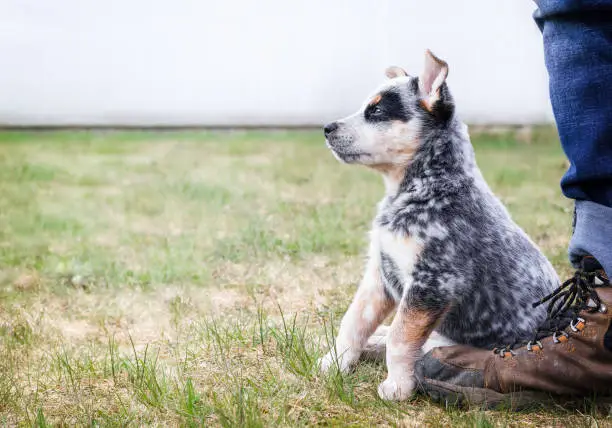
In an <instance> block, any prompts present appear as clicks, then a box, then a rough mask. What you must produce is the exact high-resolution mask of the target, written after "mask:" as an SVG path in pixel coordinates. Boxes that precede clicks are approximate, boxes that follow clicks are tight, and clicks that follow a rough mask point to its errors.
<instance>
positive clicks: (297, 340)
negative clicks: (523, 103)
mask: <svg viewBox="0 0 612 428" xmlns="http://www.w3.org/2000/svg"><path fill="white" fill-rule="evenodd" d="M320 134H321V133H320V132H318V131H317V132H314V131H313V132H309V131H308V132H307V131H300V132H297V131H290V132H289V131H287V132H284V131H283V132H281V131H278V132H256V131H248V132H242V131H240V132H238V131H236V132H180V133H178V132H159V133H146V132H84V131H83V132H56V133H26V132H4V133H0V425H15V424H21V425H37V426H44V425H45V424H63V425H75V424H78V425H90V426H94V425H95V426H98V425H104V426H115V425H117V426H119V425H121V426H125V425H149V424H150V425H162V426H167V425H196V426H197V425H208V426H218V425H222V426H271V425H272V426H279V425H280V426H294V425H310V424H319V425H345V424H347V425H348V424H350V425H378V424H382V425H405V426H449V425H451V424H454V425H458V426H497V425H501V426H519V425H520V426H530V425H531V426H541V425H548V426H564V425H566V424H567V425H572V426H596V425H598V426H604V425H606V424H611V423H612V418H611V417H610V416H609V412H610V408H609V407H606V405H602V404H601V403H599V404H597V403H593V402H592V401H590V400H585V401H584V402H583V403H579V404H578V406H577V407H576V408H568V407H561V406H560V405H557V406H547V407H543V408H540V407H535V408H534V409H530V410H528V411H523V412H519V413H513V412H509V411H482V410H480V409H477V408H472V409H467V410H458V409H454V408H443V407H441V406H439V405H437V404H435V403H432V402H430V401H428V400H427V399H426V398H423V397H415V398H414V399H413V400H411V401H409V402H406V403H400V404H394V403H386V402H383V401H381V400H380V399H378V397H377V394H376V387H377V385H378V383H379V382H380V381H381V380H382V379H384V374H385V368H384V367H383V366H382V365H379V364H375V363H364V364H362V365H360V366H359V367H358V368H357V369H356V371H355V372H354V373H352V374H349V375H345V376H341V375H335V376H330V377H324V376H321V375H319V374H318V372H317V370H316V359H317V358H318V357H319V356H321V355H322V354H323V353H324V352H325V351H326V350H327V347H328V342H329V340H330V336H331V335H332V333H333V331H335V329H336V328H337V326H338V324H339V320H340V318H341V316H342V314H343V312H344V311H345V310H346V308H347V306H348V303H349V301H350V299H351V296H352V294H353V293H354V291H355V287H356V283H357V282H358V280H359V277H360V274H361V270H362V266H363V254H364V250H365V245H366V243H367V235H366V232H367V230H368V226H369V224H370V221H371V218H372V216H373V215H374V209H375V208H374V205H375V203H376V202H377V200H378V199H379V198H380V197H381V195H382V189H383V188H382V182H381V180H380V178H379V177H378V176H377V175H376V174H375V173H373V172H371V171H368V170H366V169H361V168H359V167H354V166H346V165H340V164H339V163H338V162H337V161H336V160H335V159H334V158H333V157H332V155H331V154H330V153H329V152H328V151H327V149H326V148H325V145H324V143H323V140H322V138H321V135H320ZM473 141H474V145H475V146H476V150H477V157H478V162H479V165H480V166H481V168H482V170H483V173H484V175H485V177H486V179H487V181H488V182H489V183H490V185H491V186H492V187H493V189H494V191H495V192H496V193H497V194H498V195H499V196H500V197H501V199H502V200H503V201H504V202H505V204H506V205H507V206H508V208H509V210H510V211H511V213H512V215H513V217H514V218H515V220H516V221H517V222H518V223H519V224H520V225H521V226H523V227H524V228H525V229H526V231H527V232H528V233H529V234H530V235H531V236H532V237H533V239H534V240H535V241H536V242H537V243H538V244H539V245H540V246H541V247H542V248H543V250H544V251H545V252H546V254H547V255H548V256H549V257H550V258H551V260H552V261H553V263H554V264H555V267H556V268H557V269H558V270H559V273H560V275H561V276H565V275H567V274H568V273H569V272H570V270H569V267H568V266H567V263H566V260H565V247H566V245H567V241H568V237H569V234H570V230H571V204H570V203H569V202H568V201H567V200H565V199H563V198H562V196H561V193H560V191H559V188H558V184H557V183H558V180H559V178H560V176H561V175H562V173H563V171H564V170H565V168H566V166H567V165H566V161H565V159H564V157H563V154H562V152H561V150H560V148H559V145H558V141H557V139H556V136H555V133H554V132H553V131H552V130H551V129H548V128H542V129H540V128H536V129H534V130H533V131H531V132H521V133H519V134H515V133H511V132H497V133H489V134H485V133H482V134H479V135H477V136H475V137H473Z"/></svg>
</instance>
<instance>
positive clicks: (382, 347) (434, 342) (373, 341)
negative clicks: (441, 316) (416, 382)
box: [361, 325, 456, 362]
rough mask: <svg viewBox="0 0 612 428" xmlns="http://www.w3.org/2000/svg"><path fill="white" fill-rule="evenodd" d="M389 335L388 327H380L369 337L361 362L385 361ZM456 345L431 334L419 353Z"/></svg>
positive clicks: (446, 338) (447, 339)
mask: <svg viewBox="0 0 612 428" xmlns="http://www.w3.org/2000/svg"><path fill="white" fill-rule="evenodd" d="M388 333H389V326H388V325H381V326H380V327H378V328H377V329H376V331H375V332H374V334H372V336H370V338H369V339H368V342H367V343H366V345H365V348H364V349H363V352H362V354H361V360H364V361H375V362H383V361H385V356H386V352H387V334H388ZM452 345H456V342H453V341H452V340H451V339H449V338H448V337H446V336H443V335H441V334H440V333H438V332H435V331H434V332H433V333H431V335H430V336H429V338H428V339H427V341H426V342H425V344H424V345H423V346H422V347H421V351H422V352H423V354H426V353H427V352H429V351H431V350H432V349H433V348H439V347H441V346H452Z"/></svg>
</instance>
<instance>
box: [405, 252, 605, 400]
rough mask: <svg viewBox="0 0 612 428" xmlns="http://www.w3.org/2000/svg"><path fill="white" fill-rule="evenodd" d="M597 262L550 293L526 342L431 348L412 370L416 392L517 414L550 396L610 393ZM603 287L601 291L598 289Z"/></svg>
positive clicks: (587, 262) (586, 263) (587, 264)
mask: <svg viewBox="0 0 612 428" xmlns="http://www.w3.org/2000/svg"><path fill="white" fill-rule="evenodd" d="M608 284H609V281H608V278H607V276H606V275H605V274H604V273H603V270H601V266H599V263H597V261H596V260H595V259H593V258H585V260H583V264H582V268H581V269H580V270H578V271H577V272H576V273H575V275H574V276H573V277H572V278H571V279H569V280H568V281H566V282H565V283H564V284H562V285H561V287H559V289H557V290H556V291H555V292H554V293H552V294H551V295H550V296H548V297H547V298H545V299H543V300H542V301H541V302H538V303H537V304H540V303H544V302H546V301H550V303H549V307H548V311H549V317H548V319H547V321H546V322H545V323H544V325H542V326H541V327H540V328H539V329H538V331H537V332H536V333H535V335H534V338H533V340H531V341H530V342H528V343H524V344H514V345H512V346H504V347H500V348H496V349H494V350H493V351H490V350H484V349H478V348H473V347H469V346H463V345H457V346H448V347H442V348H435V349H433V350H432V351H430V352H429V353H427V354H426V355H425V356H424V357H423V358H422V359H421V360H420V361H418V362H417V364H416V367H415V377H416V379H417V385H418V387H419V388H420V390H421V391H423V392H425V393H427V394H428V395H430V396H431V397H433V398H434V399H437V400H439V401H442V402H446V403H447V404H464V403H473V404H481V405H485V406H486V407H489V408H491V407H497V406H499V405H504V406H508V407H511V408H520V407H523V406H525V405H527V404H530V403H533V401H534V400H540V399H542V398H547V397H550V395H551V394H553V395H571V396H576V395H579V396H585V395H588V396H592V395H594V394H597V395H599V396H602V395H611V394H612V286H609V285H608ZM602 285H603V286H602Z"/></svg>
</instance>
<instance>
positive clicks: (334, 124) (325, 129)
mask: <svg viewBox="0 0 612 428" xmlns="http://www.w3.org/2000/svg"><path fill="white" fill-rule="evenodd" d="M336 129H338V122H332V123H328V124H327V125H325V127H323V133H324V134H325V136H326V137H327V136H328V135H329V134H331V133H332V132H334V131H335V130H336Z"/></svg>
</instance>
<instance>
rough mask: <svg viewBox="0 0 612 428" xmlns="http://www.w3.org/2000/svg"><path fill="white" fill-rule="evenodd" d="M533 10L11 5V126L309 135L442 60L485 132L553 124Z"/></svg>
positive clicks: (4, 41)
mask: <svg viewBox="0 0 612 428" xmlns="http://www.w3.org/2000/svg"><path fill="white" fill-rule="evenodd" d="M534 8H535V6H534V4H533V3H532V2H528V1H519V0H496V1H491V0H470V1H457V0H428V1H423V0H376V1H375V0H308V1H306V0H303V1H286V0H258V1H254V0H251V1H249V0H217V1H212V0H54V1H41V0H0V58H1V61H2V62H1V63H0V125H307V124H320V123H324V122H327V121H329V120H331V119H336V118H338V117H341V116H344V115H346V114H348V113H351V112H352V111H353V110H355V109H357V107H358V106H359V105H360V104H361V102H362V101H363V100H364V98H365V96H366V95H367V94H368V93H370V92H371V91H372V89H374V88H375V87H376V86H377V85H378V84H380V83H381V82H382V81H383V79H384V74H383V71H384V69H385V68H386V67H387V66H388V65H392V64H395V65H401V66H403V67H405V68H406V69H407V70H408V72H409V73H411V74H414V75H418V74H419V72H420V69H421V65H422V59H423V51H424V49H425V48H431V49H432V50H433V52H434V53H436V54H437V55H438V56H440V57H441V58H443V59H445V60H447V61H448V63H449V65H450V77H449V84H450V87H451V90H452V92H453V93H454V95H455V98H456V100H457V104H458V109H459V112H460V113H461V115H462V117H463V118H464V119H465V120H466V121H468V122H471V123H526V122H530V123H534V122H543V121H550V120H551V113H550V107H549V102H548V95H547V85H548V84H547V76H546V70H545V68H544V60H543V54H542V41H541V38H540V34H539V31H538V30H537V27H536V25H535V24H534V23H533V20H532V18H531V14H532V12H533V10H534Z"/></svg>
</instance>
